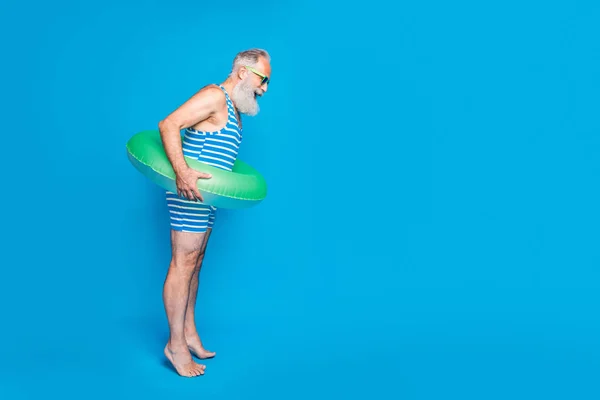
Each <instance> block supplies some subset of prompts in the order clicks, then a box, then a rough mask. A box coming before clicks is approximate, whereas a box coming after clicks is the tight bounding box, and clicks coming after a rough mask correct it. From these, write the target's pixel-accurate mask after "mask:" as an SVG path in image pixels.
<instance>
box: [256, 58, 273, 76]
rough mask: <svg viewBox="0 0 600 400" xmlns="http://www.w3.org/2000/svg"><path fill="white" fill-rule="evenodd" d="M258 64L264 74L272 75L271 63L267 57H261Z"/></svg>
mask: <svg viewBox="0 0 600 400" xmlns="http://www.w3.org/2000/svg"><path fill="white" fill-rule="evenodd" d="M257 64H258V65H257V66H258V68H259V69H260V71H261V72H262V73H263V74H266V75H271V63H270V62H269V61H267V59H265V58H264V57H260V58H259V59H258V63H257Z"/></svg>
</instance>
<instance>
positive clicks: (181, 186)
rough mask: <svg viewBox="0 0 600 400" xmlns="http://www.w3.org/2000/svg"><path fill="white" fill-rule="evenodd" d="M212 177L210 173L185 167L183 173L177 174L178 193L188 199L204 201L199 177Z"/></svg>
mask: <svg viewBox="0 0 600 400" xmlns="http://www.w3.org/2000/svg"><path fill="white" fill-rule="evenodd" d="M210 178H211V175H210V174H207V173H204V172H199V171H196V170H195V169H192V168H189V167H188V168H186V169H184V170H183V171H182V172H181V173H179V174H176V179H175V183H176V184H177V195H178V196H183V197H185V198H186V199H188V200H197V201H204V199H203V198H202V195H201V194H200V191H199V190H198V186H197V184H198V179H210Z"/></svg>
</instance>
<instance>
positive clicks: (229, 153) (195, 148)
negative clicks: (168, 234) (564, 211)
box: [167, 85, 242, 232]
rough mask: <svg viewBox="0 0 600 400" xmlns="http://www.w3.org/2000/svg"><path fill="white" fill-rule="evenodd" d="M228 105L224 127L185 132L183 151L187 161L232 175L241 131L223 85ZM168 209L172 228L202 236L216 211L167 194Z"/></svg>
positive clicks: (190, 129)
mask: <svg viewBox="0 0 600 400" xmlns="http://www.w3.org/2000/svg"><path fill="white" fill-rule="evenodd" d="M219 87H220V88H221V90H223V93H224V94H225V99H226V101H227V111H228V112H227V123H226V124H225V126H224V127H223V128H222V129H220V130H218V131H214V132H207V131H199V130H196V129H193V128H187V129H186V130H185V132H184V136H183V143H182V149H183V154H184V155H185V156H186V157H191V158H195V159H196V160H198V161H201V162H203V163H206V164H208V165H211V166H213V167H216V168H220V169H225V170H228V171H231V170H232V169H233V164H234V163H235V160H236V158H237V155H238V151H239V148H240V145H241V144H242V129H241V128H240V126H239V123H238V120H237V117H236V115H235V111H234V107H233V103H232V101H231V99H230V98H229V94H228V93H227V91H226V90H225V88H224V87H223V86H222V85H219ZM167 206H168V209H169V215H170V220H171V228H172V229H174V230H178V231H185V232H205V231H206V229H207V228H211V227H212V226H213V224H214V221H215V212H216V210H217V209H216V208H215V207H213V206H209V205H206V204H199V203H197V202H194V201H189V200H186V199H184V198H181V197H179V196H177V194H176V193H172V192H167Z"/></svg>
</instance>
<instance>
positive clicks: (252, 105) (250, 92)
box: [231, 79, 262, 116]
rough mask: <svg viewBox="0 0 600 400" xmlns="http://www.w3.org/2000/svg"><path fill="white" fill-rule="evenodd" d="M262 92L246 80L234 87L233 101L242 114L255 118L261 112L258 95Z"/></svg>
mask: <svg viewBox="0 0 600 400" xmlns="http://www.w3.org/2000/svg"><path fill="white" fill-rule="evenodd" d="M261 92H262V91H261V90H260V89H254V88H253V87H252V86H251V85H250V84H249V82H248V80H247V79H244V80H243V81H241V82H239V83H238V84H237V85H235V86H234V88H233V92H232V93H231V99H232V100H233V102H234V103H235V106H236V107H237V109H238V111H239V112H240V113H242V114H246V115H250V116H254V115H256V114H258V112H259V111H260V107H259V106H258V101H256V94H257V93H261Z"/></svg>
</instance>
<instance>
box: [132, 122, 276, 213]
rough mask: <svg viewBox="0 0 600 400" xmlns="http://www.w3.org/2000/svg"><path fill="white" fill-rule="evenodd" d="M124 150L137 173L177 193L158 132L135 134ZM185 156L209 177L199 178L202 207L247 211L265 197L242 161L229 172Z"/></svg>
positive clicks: (261, 185)
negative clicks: (210, 206) (209, 176)
mask: <svg viewBox="0 0 600 400" xmlns="http://www.w3.org/2000/svg"><path fill="white" fill-rule="evenodd" d="M126 148H127V157H128V158H129V161H130V162H131V163H132V164H133V166H134V167H135V168H136V169H137V170H138V171H139V172H141V173H142V174H143V175H144V176H145V177H147V178H148V179H150V180H151V181H152V182H154V183H155V184H157V185H158V186H160V187H161V188H163V189H165V190H169V191H172V192H174V193H177V185H176V184H175V172H174V171H173V167H172V165H171V162H170V161H169V159H168V158H167V155H166V153H165V149H164V147H163V143H162V140H161V137H160V132H159V131H158V130H147V131H142V132H139V133H136V134H135V135H133V136H132V137H131V138H130V139H129V140H128V141H127V145H126ZM184 157H185V161H186V162H187V164H188V165H189V166H190V168H193V169H195V170H197V171H200V172H206V173H209V174H211V175H212V177H211V178H209V179H198V190H200V193H201V194H202V197H203V199H204V201H203V202H202V203H204V204H210V205H212V206H215V207H217V208H230V209H240V208H248V207H252V206H255V205H257V204H258V203H260V202H261V201H262V200H263V199H264V198H265V197H266V196H267V185H266V182H265V179H264V178H263V177H262V176H261V174H260V173H259V172H258V171H256V170H255V169H254V168H252V167H251V166H250V165H248V164H246V163H244V162H243V161H241V160H236V161H235V163H234V165H233V169H232V171H227V170H224V169H220V168H216V167H213V166H211V165H208V164H206V163H203V162H200V161H198V160H195V159H193V158H190V157H186V156H184Z"/></svg>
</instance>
